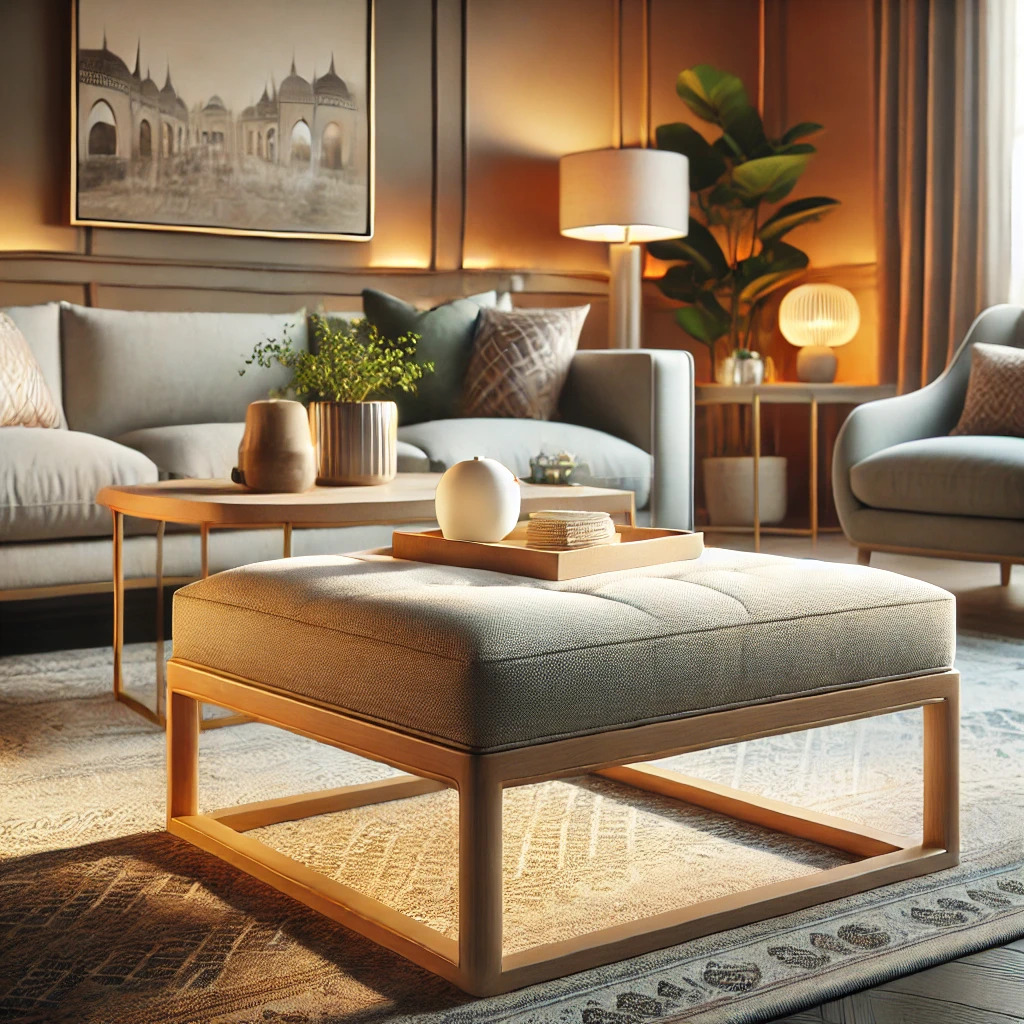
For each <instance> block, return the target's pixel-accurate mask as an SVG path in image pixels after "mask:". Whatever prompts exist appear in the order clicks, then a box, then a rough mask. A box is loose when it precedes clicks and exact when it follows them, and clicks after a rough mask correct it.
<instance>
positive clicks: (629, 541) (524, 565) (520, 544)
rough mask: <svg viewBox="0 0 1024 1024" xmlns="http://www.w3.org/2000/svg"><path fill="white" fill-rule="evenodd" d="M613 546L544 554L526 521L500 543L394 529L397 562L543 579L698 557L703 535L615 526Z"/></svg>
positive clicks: (392, 548) (563, 577)
mask: <svg viewBox="0 0 1024 1024" xmlns="http://www.w3.org/2000/svg"><path fill="white" fill-rule="evenodd" d="M615 533H616V537H615V540H614V541H613V542H612V543H611V544H604V545H602V546H600V547H594V548H582V549H580V550H578V551H543V550H540V549H538V548H528V547H527V546H526V523H525V522H521V523H520V524H519V525H518V526H517V527H516V528H515V529H514V530H513V531H512V532H511V533H510V534H509V535H508V536H507V537H506V538H505V539H504V540H502V541H498V543H497V544H477V543H475V542H473V541H463V540H445V539H444V537H443V536H442V534H441V531H440V530H423V531H422V532H412V531H406V530H395V532H394V534H393V537H392V542H391V553H392V554H393V555H394V556H395V558H407V559H409V560H410V561H412V562H432V563H434V564H436V565H457V566H459V567H461V568H463V569H490V570H492V571H493V572H507V573H511V574H512V575H513V576H532V577H533V578H534V579H538V580H553V581H559V580H575V579H579V578H580V577H581V576H595V575H597V573H601V572H616V571H618V570H620V569H639V568H641V567H643V566H645V565H661V564H662V563H663V562H682V561H686V560H687V559H691V558H699V557H700V555H701V553H702V552H703V551H704V534H703V533H690V532H689V531H688V530H659V529H655V528H653V527H643V526H616V527H615Z"/></svg>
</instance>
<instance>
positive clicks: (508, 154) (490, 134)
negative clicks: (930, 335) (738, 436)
mask: <svg viewBox="0 0 1024 1024" xmlns="http://www.w3.org/2000/svg"><path fill="white" fill-rule="evenodd" d="M618 6H619V5H618V3H617V0H465V3H463V0H436V3H431V2H430V0H377V51H376V59H377V120H376V130H377V176H376V184H377V199H376V218H375V221H376V233H375V237H374V239H373V240H372V241H371V242H368V243H358V242H318V241H298V240H295V241H292V240H277V239H249V238H229V237H211V236H205V235H190V234H177V233H168V232H149V231H129V230H108V229H91V230H88V229H78V228H71V227H68V226H67V215H66V210H67V178H68V153H67V150H68V138H69V131H68V117H69V110H68V107H69V102H68V98H67V97H68V68H69V59H68V54H69V51H70V39H69V9H70V8H69V2H68V0H3V2H2V3H0V38H3V39H4V40H5V42H6V43H7V46H6V47H5V60H4V61H3V62H0V95H3V96H4V97H5V102H4V104H3V105H2V107H0V303H10V302H14V301H39V300H40V299H41V298H44V297H46V296H48V295H52V296H53V297H61V298H78V299H79V300H88V301H91V302H94V303H96V304H103V305H116V306H121V307H127V308H132V307H136V308H202V309H215V308H223V309H244V308H253V309H257V308H258V309H290V308H296V307H297V306H298V305H301V304H303V303H316V302H318V301H323V302H324V303H325V305H327V306H328V307H329V308H353V306H355V305H357V303H358V299H357V298H354V297H357V296H358V294H359V291H360V289H361V288H363V287H365V286H367V285H370V286H376V287H381V288H385V289H388V290H391V291H393V292H396V293H398V294H401V295H405V296H407V297H409V298H412V299H418V300H423V301H428V300H432V299H437V298H443V297H446V296H449V295H452V294H458V293H463V292H469V291H474V290H480V289H481V288H485V287H491V286H498V287H506V288H507V287H511V288H514V289H517V290H519V291H520V292H521V293H522V294H521V295H520V296H519V299H518V301H519V302H520V304H526V303H536V304H545V305H549V304H551V303H554V302H561V301H565V302H572V303H576V302H585V301H589V302H591V303H592V305H593V311H592V314H591V317H590V318H589V320H588V324H587V329H586V333H585V337H584V343H585V344H587V345H601V344H604V339H605V330H606V328H605V323H606V303H605V300H604V293H605V289H606V274H607V270H606V253H605V251H604V247H603V246H601V245H597V244H591V243H585V242H578V241H572V240H569V239H565V238H562V237H561V236H560V235H559V234H558V229H557V195H558V175H557V161H558V156H559V155H560V154H562V153H565V152H571V151H573V150H578V149H587V148H593V147H599V146H606V145H611V144H613V143H614V142H615V139H616V134H617V126H618V123H619V117H618V110H617V108H618V107H619V104H617V103H616V97H617V95H619V92H617V90H618V89H619V85H620V83H617V81H616V74H615V59H614V58H615V54H616V49H617V48H618V49H620V50H621V53H622V55H623V75H622V80H621V127H622V135H623V139H624V141H625V143H626V144H631V143H632V144H636V143H637V142H638V141H639V140H640V137H641V134H642V133H643V132H644V130H645V126H646V120H645V88H646V84H647V83H646V82H645V79H644V66H643V60H642V51H643V48H642V45H641V41H642V26H643V17H644V0H622V11H623V22H622V27H621V33H619V32H618V30H617V24H616V12H617V10H618ZM767 11H768V20H767V25H768V29H769V31H768V34H767V37H766V42H767V47H766V56H767V64H766V70H767V76H766V77H767V80H768V84H769V89H768V99H769V110H768V112H767V117H768V119H769V123H771V119H772V118H773V117H776V118H778V119H779V120H780V122H781V121H785V122H787V123H789V122H792V121H795V120H808V119H809V120H820V121H822V122H824V123H825V124H826V125H827V126H828V128H829V131H828V133H827V134H826V135H823V136H822V138H821V153H820V156H819V157H818V159H817V162H816V164H815V165H814V166H813V168H812V170H811V171H810V172H808V175H807V178H806V185H803V184H802V185H801V190H800V192H801V194H804V195H808V194H813V193H817V192H823V193H825V194H830V195H834V196H836V197H837V198H840V199H841V200H842V201H843V204H844V206H843V209H842V211H841V212H840V213H838V214H836V215H833V217H832V218H831V219H830V220H829V221H826V222H824V223H823V224H821V225H820V226H815V227H813V228H811V229H809V230H807V231H806V232H801V234H800V235H799V236H797V237H795V238H794V241H795V242H797V244H802V245H804V246H805V247H806V248H807V249H808V251H809V252H810V253H811V255H812V259H813V262H814V267H815V274H816V275H818V276H821V277H827V278H828V279H832V280H836V281H838V282H840V283H845V284H847V285H848V286H850V287H854V289H855V291H857V294H858V297H859V298H860V299H861V303H862V308H863V309H864V311H865V326H864V329H863V330H862V332H861V336H860V337H859V338H858V339H857V340H856V341H855V342H854V343H853V344H851V345H850V346H848V347H847V348H846V349H843V350H841V352H840V360H841V363H840V366H841V371H840V373H841V376H842V377H843V378H845V379H858V380H871V379H874V376H875V366H876V365H877V345H876V339H875V336H874V315H873V301H874V292H873V288H874V283H873V264H874V259H875V252H874V238H873V227H872V223H873V222H872V218H873V214H872V208H873V202H874V193H873V189H872V180H873V157H872V155H871V131H872V118H871V97H870V81H871V72H870V17H869V12H870V2H869V0H767ZM649 16H650V39H651V53H650V67H649V84H650V124H651V125H657V124H659V123H661V122H663V121H667V120H678V119H688V117H689V115H688V112H687V111H686V108H685V107H684V106H683V105H682V103H681V102H680V101H679V100H678V98H677V97H676V95H675V90H674V84H675V77H676V75H677V73H678V72H679V70H681V69H682V68H683V67H686V66H688V65H691V64H694V63H698V62H709V63H715V64H719V65H721V66H723V67H726V68H728V69H730V70H732V71H734V72H736V73H737V74H739V75H741V76H742V77H743V79H744V80H745V81H746V82H747V83H748V85H749V87H750V88H751V90H752V91H756V81H757V71H758V57H759V52H758V50H759V48H758V2H757V0H715V2H713V3H708V2H707V0H650V2H649ZM648 273H649V274H651V273H653V274H657V273H660V270H658V269H657V268H656V266H655V265H653V264H652V266H650V267H649V268H648ZM645 290H646V295H647V309H646V324H647V330H646V336H647V341H648V343H649V344H653V345H656V346H669V347H682V346H685V345H686V344H687V340H686V338H685V336H684V335H683V334H682V332H681V331H680V330H679V329H678V328H677V327H675V326H674V324H673V323H672V307H671V305H670V304H669V303H667V302H665V301H664V300H663V299H662V298H661V296H660V295H659V293H658V292H657V290H656V288H655V287H654V285H653V284H652V283H650V282H648V283H647V284H646V285H645ZM779 344H780V345H784V343H783V342H780V343H779ZM697 354H698V358H699V359H701V360H702V361H703V355H702V353H701V352H698V353H697ZM786 358H787V354H786V353H782V354H780V361H781V362H785V359H786Z"/></svg>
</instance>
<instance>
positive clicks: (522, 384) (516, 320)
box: [462, 306, 590, 420]
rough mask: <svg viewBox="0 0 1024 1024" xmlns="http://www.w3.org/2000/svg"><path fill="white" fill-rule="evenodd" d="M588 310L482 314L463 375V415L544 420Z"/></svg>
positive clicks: (554, 406) (558, 391)
mask: <svg viewBox="0 0 1024 1024" xmlns="http://www.w3.org/2000/svg"><path fill="white" fill-rule="evenodd" d="M588 312H590V306H574V307H572V308H570V309H517V310H513V311H512V312H502V311H500V310H496V309H485V310H484V311H483V312H482V313H481V314H480V319H479V320H478V321H477V325H476V336H475V337H474V339H473V353H472V355H471V356H470V359H469V367H468V369H467V370H466V393H465V398H464V400H463V409H462V411H463V413H464V414H465V415H466V416H507V417H514V418H517V419H530V420H549V419H551V417H552V416H554V414H555V412H556V411H557V409H558V398H559V395H560V394H561V392H562V385H563V384H564V383H565V378H566V376H567V375H568V373H569V364H570V363H571V362H572V357H573V354H574V353H575V351H576V345H577V343H578V342H579V339H580V331H581V330H582V329H583V321H584V320H585V319H586V317H587V313H588Z"/></svg>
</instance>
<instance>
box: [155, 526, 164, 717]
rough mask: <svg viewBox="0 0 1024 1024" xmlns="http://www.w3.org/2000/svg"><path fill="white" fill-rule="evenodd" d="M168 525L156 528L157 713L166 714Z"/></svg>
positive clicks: (158, 715)
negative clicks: (166, 534)
mask: <svg viewBox="0 0 1024 1024" xmlns="http://www.w3.org/2000/svg"><path fill="white" fill-rule="evenodd" d="M166 527H167V524H166V523H164V522H162V521H161V522H159V523H157V526H156V713H157V717H158V718H159V717H161V716H163V714H164V704H165V701H166V697H167V695H166V693H165V692H164V691H165V690H166V687H167V680H166V679H165V678H164V530H165V529H166Z"/></svg>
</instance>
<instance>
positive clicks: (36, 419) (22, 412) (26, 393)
mask: <svg viewBox="0 0 1024 1024" xmlns="http://www.w3.org/2000/svg"><path fill="white" fill-rule="evenodd" d="M60 425H61V424H60V412H59V411H58V410H57V404H56V402H55V401H54V399H53V397H52V396H51V394H50V389H49V387H47V384H46V379H45V378H44V377H43V372H42V370H41V369H40V368H39V363H38V362H37V361H36V357H35V355H34V354H33V352H32V349H31V348H29V346H28V342H27V341H26V340H25V337H24V335H23V334H22V333H21V328H19V327H18V325H17V324H16V323H15V322H14V321H13V320H12V319H11V318H10V317H9V316H8V315H7V314H6V313H0V427H59V426H60Z"/></svg>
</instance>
